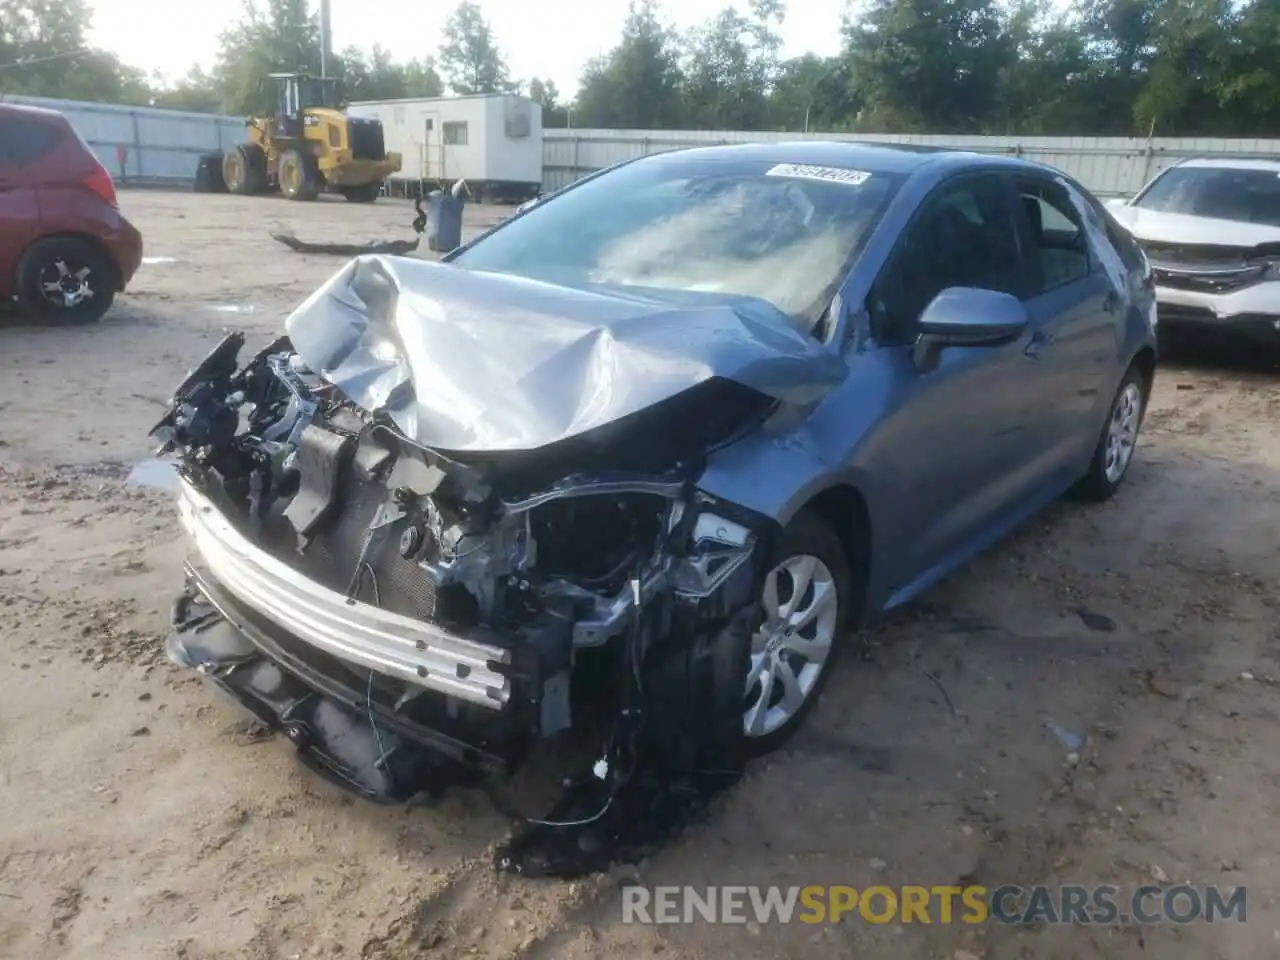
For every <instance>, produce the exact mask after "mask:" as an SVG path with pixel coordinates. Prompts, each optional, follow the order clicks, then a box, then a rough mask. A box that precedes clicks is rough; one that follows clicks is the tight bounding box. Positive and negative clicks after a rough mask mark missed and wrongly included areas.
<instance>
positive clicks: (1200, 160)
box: [1178, 157, 1280, 174]
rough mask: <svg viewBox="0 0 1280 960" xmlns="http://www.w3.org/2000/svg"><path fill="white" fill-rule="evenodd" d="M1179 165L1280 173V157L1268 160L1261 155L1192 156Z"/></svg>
mask: <svg viewBox="0 0 1280 960" xmlns="http://www.w3.org/2000/svg"><path fill="white" fill-rule="evenodd" d="M1178 166H1180V167H1208V168H1216V169H1220V170H1265V171H1267V172H1268V173H1275V174H1280V159H1278V160H1267V159H1264V158H1261V157H1192V158H1191V159H1189V160H1183V161H1182V162H1181V163H1180V164H1178Z"/></svg>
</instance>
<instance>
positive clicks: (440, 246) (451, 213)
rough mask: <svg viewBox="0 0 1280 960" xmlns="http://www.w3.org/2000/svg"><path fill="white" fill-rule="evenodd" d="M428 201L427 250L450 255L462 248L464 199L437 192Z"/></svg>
mask: <svg viewBox="0 0 1280 960" xmlns="http://www.w3.org/2000/svg"><path fill="white" fill-rule="evenodd" d="M428 199H429V202H428V204H427V248H428V249H429V250H434V251H435V252H436V253H448V252H449V251H450V250H453V249H454V248H456V247H460V246H462V206H463V200H462V198H461V197H451V196H449V195H448V194H447V193H442V192H440V191H436V192H435V193H433V194H432V195H431V196H430V197H429V198H428Z"/></svg>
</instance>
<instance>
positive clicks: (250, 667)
mask: <svg viewBox="0 0 1280 960" xmlns="http://www.w3.org/2000/svg"><path fill="white" fill-rule="evenodd" d="M243 348H244V338H243V336H242V335H239V334H232V335H230V336H228V337H227V338H226V339H225V340H224V341H223V342H222V343H221V344H219V345H218V347H216V348H215V349H214V351H213V352H212V353H211V354H210V355H209V357H208V358H206V360H205V361H204V362H203V363H202V364H201V365H200V366H199V367H198V368H197V369H196V370H194V371H193V372H192V373H191V374H190V375H189V376H188V378H187V379H186V380H185V381H184V382H183V384H181V385H180V387H179V388H178V390H177V392H176V393H175V396H174V399H173V403H172V405H171V409H170V410H169V412H168V413H167V414H166V416H165V417H164V419H163V420H162V421H161V422H160V423H159V424H158V425H157V426H156V428H155V429H154V431H153V434H154V436H156V437H157V439H159V440H160V441H161V443H162V448H163V449H166V450H169V451H176V452H177V453H178V455H179V457H180V464H181V466H180V474H181V488H180V495H179V515H180V517H181V521H182V524H183V526H184V528H185V531H186V534H187V536H188V538H189V540H190V543H191V546H192V550H191V557H190V560H189V562H188V564H187V568H186V583H185V586H184V589H183V591H182V593H181V595H180V596H179V598H178V600H177V602H176V603H175V605H174V615H173V620H174V623H173V632H172V634H171V636H170V639H169V650H170V654H171V656H172V657H173V658H174V659H175V660H176V661H178V662H180V663H183V664H185V665H187V666H190V667H192V668H194V669H196V670H198V671H199V672H200V673H202V674H203V675H204V676H206V677H207V678H208V679H209V680H210V681H212V682H213V683H214V684H216V685H217V687H218V688H219V689H220V690H221V691H223V692H225V693H226V694H229V695H230V696H231V698H232V699H233V700H235V701H236V702H237V703H239V704H240V705H242V706H243V707H245V708H247V709H248V710H249V711H250V712H251V713H252V714H253V715H254V716H255V717H256V718H258V719H259V720H260V721H262V722H263V723H265V724H268V725H269V726H271V727H273V728H274V729H277V730H280V731H283V732H284V733H285V734H286V735H287V736H288V737H289V738H290V740H291V741H292V742H293V743H294V744H295V745H296V747H297V749H298V753H299V756H300V758H301V759H303V760H304V762H306V763H307V764H308V765H309V766H310V767H312V768H313V769H315V770H316V771H318V772H319V773H321V774H323V775H325V776H326V777H328V778H330V779H331V780H334V781H336V782H338V783H340V784H342V785H344V786H346V787H349V788H351V789H354V790H355V791H357V792H359V793H360V794H362V795H364V796H366V797H369V798H371V799H375V800H380V801H390V802H398V801H405V800H409V799H411V798H413V797H415V796H416V795H419V794H421V793H423V792H428V793H430V792H434V791H436V790H437V789H438V788H439V787H441V786H442V785H445V784H449V783H457V782H459V781H460V780H461V781H463V782H467V781H472V782H474V781H477V780H483V779H485V778H489V777H501V776H504V775H506V774H509V773H510V772H511V771H513V770H514V769H515V768H516V767H517V766H518V765H519V764H520V763H521V761H522V760H524V759H525V758H526V756H527V755H528V754H529V752H530V750H531V749H532V748H533V747H534V746H535V745H536V744H537V743H538V742H539V741H542V740H546V739H547V738H553V737H560V736H563V735H566V734H567V733H568V732H569V731H570V730H573V731H576V733H578V734H581V735H585V736H586V737H587V738H588V739H590V740H592V741H593V742H594V743H596V744H597V745H598V749H597V750H596V752H595V754H594V756H595V758H596V759H595V760H594V761H593V762H592V763H590V764H588V767H589V769H587V770H584V773H583V776H582V777H581V778H578V779H576V780H574V781H573V782H571V783H569V784H567V785H566V788H565V792H564V795H563V797H562V798H561V800H560V801H559V802H558V803H557V804H556V805H555V808H554V809H553V810H552V812H551V813H550V814H548V815H547V816H546V817H543V818H541V819H539V820H535V821H529V823H528V824H527V826H528V829H527V830H526V831H525V832H524V833H523V834H522V835H521V836H519V837H517V838H516V839H515V840H514V841H512V843H511V844H510V845H508V846H507V847H504V848H503V851H502V853H501V854H500V858H499V859H500V861H501V863H502V865H503V866H505V867H507V868H508V869H512V870H517V871H520V872H523V873H557V874H570V873H575V872H580V871H582V870H589V869H593V868H596V867H600V866H603V865H604V864H606V863H608V862H610V861H612V860H615V859H619V858H622V859H626V858H631V857H636V856H640V855H643V853H644V852H646V850H647V849H649V848H650V846H651V845H652V844H655V843H659V842H661V840H662V838H663V837H664V836H666V835H669V833H670V831H671V830H672V829H673V828H676V827H678V826H679V825H680V823H682V822H684V820H686V819H687V818H688V816H689V815H690V813H691V812H692V811H694V810H697V809H700V808H701V807H702V806H704V805H705V803H706V801H707V799H709V797H710V796H711V795H712V794H714V793H715V792H716V791H717V790H718V789H720V788H722V787H723V786H725V785H727V784H729V783H732V782H733V780H734V779H735V777H736V775H737V773H738V771H739V769H740V764H741V759H742V757H741V753H742V746H741V740H742V707H743V690H742V687H741V683H742V678H743V677H744V676H745V675H746V670H747V667H746V664H747V657H748V651H749V645H750V633H751V625H752V623H753V621H754V618H756V617H757V616H758V610H757V607H756V604H757V603H758V598H759V596H760V581H761V577H762V576H763V571H762V570H761V569H760V566H761V561H760V559H759V558H760V557H761V556H763V555H764V554H765V551H766V549H767V545H768V542H769V540H770V538H771V537H772V536H773V525H772V523H771V522H770V521H768V520H766V519H764V518H761V517H759V516H756V515H753V514H747V513H745V512H743V511H741V510H740V509H738V508H735V507H733V506H732V505H729V504H723V503H717V502H714V501H713V500H711V499H710V498H709V497H707V496H706V495H705V494H703V493H701V492H699V491H698V489H697V487H696V482H695V481H696V477H697V474H698V471H699V463H698V455H699V451H701V450H705V448H706V446H707V445H708V443H710V442H711V440H710V439H709V438H710V437H711V436H712V434H714V435H715V436H718V437H721V438H723V436H726V435H728V434H730V433H732V431H733V430H735V429H739V428H740V427H741V424H742V422H743V420H744V418H748V419H749V418H750V417H751V416H754V415H756V414H758V413H759V412H760V405H759V404H758V403H757V401H758V400H759V399H760V398H759V395H757V394H753V393H751V391H746V390H740V389H738V388H736V387H735V386H734V385H732V384H725V383H724V382H723V381H717V380H711V381H707V383H706V384H704V385H702V386H700V387H699V388H698V389H695V390H691V391H687V392H685V393H682V394H681V395H680V396H678V397H676V398H674V400H673V402H672V403H670V404H659V405H656V406H655V407H652V408H649V409H646V410H645V411H642V412H641V413H640V414H638V415H637V416H635V417H631V418H626V419H625V420H624V421H622V422H618V423H615V424H612V425H610V427H609V429H607V430H597V431H594V432H592V433H591V434H590V435H589V436H587V437H585V438H575V439H572V440H569V441H565V442H562V443H558V444H552V445H550V446H548V447H546V448H544V449H540V450H537V451H524V452H510V451H508V452H504V453H501V454H493V455H482V454H475V455H468V456H465V457H460V456H456V455H453V454H450V453H448V452H441V451H439V450H437V449H432V448H429V447H427V446H423V445H421V444H420V443H418V442H416V441H414V440H413V439H411V438H410V437H408V436H407V435H406V433H405V432H404V431H403V430H402V429H401V428H400V427H399V426H398V425H397V423H396V422H395V420H393V419H392V418H391V417H388V416H386V415H385V414H383V413H380V412H376V411H375V412H371V411H370V410H368V409H365V408H363V407H362V406H360V405H358V404H357V403H355V402H353V401H352V399H350V397H349V396H347V395H346V394H345V393H344V392H343V390H342V389H341V388H340V387H339V386H338V385H337V384H336V383H334V382H332V380H331V379H330V378H326V377H325V376H322V375H321V374H320V373H317V372H316V371H314V370H312V369H311V368H310V367H309V365H308V363H307V362H306V361H304V360H303V359H302V357H301V356H300V355H299V354H298V353H297V352H296V351H295V349H294V347H293V345H292V343H291V341H290V340H289V339H288V338H281V339H279V340H277V341H276V342H274V343H272V344H270V345H269V346H268V347H267V348H265V349H264V350H262V351H260V352H259V353H257V354H256V355H254V356H252V357H250V358H249V359H248V360H247V361H246V360H244V359H243V358H242V356H241V354H242V352H243ZM712 392H715V393H716V396H715V397H713V396H712ZM726 398H727V399H726ZM711 410H715V411H721V412H723V414H724V415H723V416H722V417H720V419H717V416H713V415H710V414H709V413H708V411H711ZM676 424H683V425H685V426H684V427H682V428H681V429H674V428H673V425H676ZM691 424H696V426H697V431H696V434H697V435H696V436H693V435H692V434H690V433H689V429H690V428H689V425H691ZM708 431H710V432H708ZM676 434H681V435H682V436H684V434H688V435H687V436H684V438H683V439H682V440H680V441H679V442H676V440H675V439H674V436H675V435H676ZM602 465H608V468H607V469H606V468H605V467H604V466H602Z"/></svg>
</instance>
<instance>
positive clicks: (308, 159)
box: [276, 149, 320, 200]
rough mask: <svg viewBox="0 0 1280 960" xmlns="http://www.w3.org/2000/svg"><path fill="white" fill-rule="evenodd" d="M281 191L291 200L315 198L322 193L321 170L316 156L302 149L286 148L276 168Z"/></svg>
mask: <svg viewBox="0 0 1280 960" xmlns="http://www.w3.org/2000/svg"><path fill="white" fill-rule="evenodd" d="M276 175H277V177H278V178H279V180H280V192H281V193H283V194H284V195H285V196H286V197H288V198H289V199H290V200H314V199H315V198H316V197H317V196H318V195H319V193H320V171H319V170H318V169H317V167H316V161H315V157H313V156H311V155H310V154H307V153H303V152H302V151H301V150H296V149H294V150H286V151H285V152H284V153H282V154H281V155H280V165H279V167H277V168H276Z"/></svg>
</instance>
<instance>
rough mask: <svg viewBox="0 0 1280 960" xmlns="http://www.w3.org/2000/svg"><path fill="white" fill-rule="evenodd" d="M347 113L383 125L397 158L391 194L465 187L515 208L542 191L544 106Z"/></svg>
mask: <svg viewBox="0 0 1280 960" xmlns="http://www.w3.org/2000/svg"><path fill="white" fill-rule="evenodd" d="M347 112H348V114H349V115H351V116H353V117H370V118H374V119H377V120H381V121H382V132H383V137H384V138H385V140H386V146H387V150H388V151H394V152H397V153H399V154H400V156H401V167H400V172H399V173H398V174H393V175H392V177H391V184H390V186H391V187H392V188H393V189H395V188H400V189H404V190H405V191H406V192H407V193H413V194H420V193H423V192H430V191H431V190H434V189H437V188H439V189H444V190H448V189H449V188H450V187H451V186H452V185H453V184H454V183H455V182H456V181H458V180H465V181H466V182H467V187H468V188H469V189H470V191H471V194H472V196H473V197H475V198H480V197H488V198H490V199H502V200H511V201H515V202H520V201H521V200H526V199H528V198H530V197H532V196H535V195H536V194H537V192H538V190H539V188H540V187H541V185H542V107H541V105H539V104H538V103H537V102H536V101H534V100H530V99H529V98H528V97H520V96H516V95H515V94H481V95H476V96H470V97H432V98H429V99H411V100H372V101H363V102H360V103H352V104H349V105H348V107H347ZM397 192H398V190H397Z"/></svg>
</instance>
